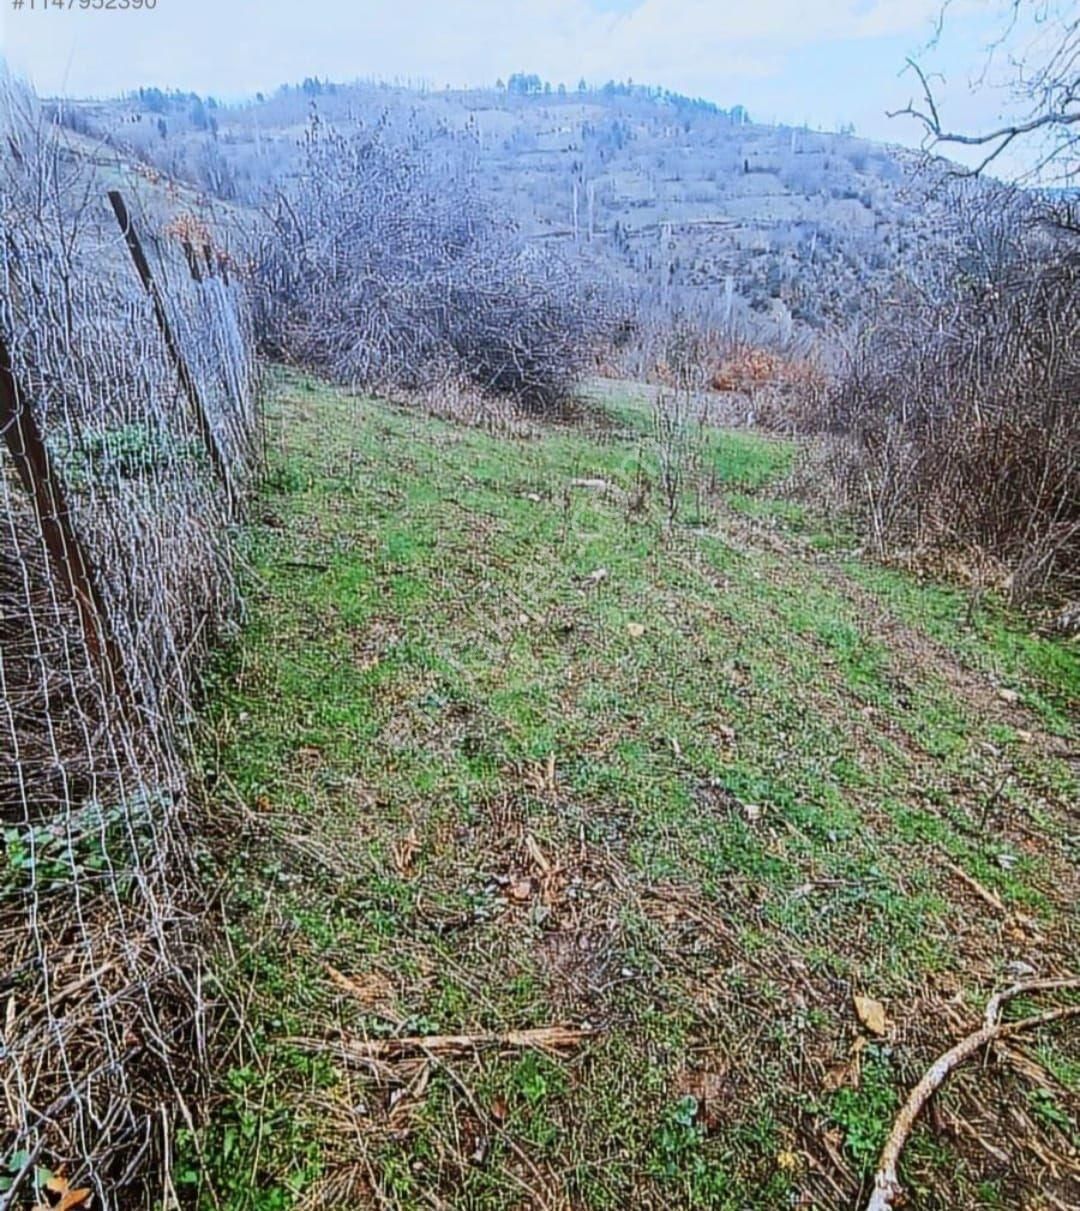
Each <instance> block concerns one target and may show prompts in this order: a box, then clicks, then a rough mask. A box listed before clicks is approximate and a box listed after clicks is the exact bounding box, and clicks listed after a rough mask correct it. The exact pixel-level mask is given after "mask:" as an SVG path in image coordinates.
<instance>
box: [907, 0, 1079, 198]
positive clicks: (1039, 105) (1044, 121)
mask: <svg viewBox="0 0 1080 1211" xmlns="http://www.w3.org/2000/svg"><path fill="white" fill-rule="evenodd" d="M949 8H950V5H949V4H948V3H946V4H945V5H944V6H943V8H942V10H941V13H940V16H939V23H938V36H940V34H941V32H942V29H943V27H944V25H945V23H946V22H947V21H948V19H949ZM1001 16H1002V28H1001V32H1000V34H999V35H998V36H997V37H996V38H995V39H994V40H993V41H992V42H991V44H990V46H989V47H988V48H987V50H986V56H987V58H986V62H985V64H984V67H983V71H982V73H981V74H980V75H979V76H978V77H977V79H976V81H975V83H974V85H973V87H975V88H978V89H988V88H990V87H991V86H992V85H991V82H990V79H989V76H990V71H991V68H992V66H993V65H994V63H995V61H997V60H1001V59H1004V60H1005V62H1006V65H1007V66H1006V71H1007V77H1006V79H1005V80H1004V81H1003V82H998V85H997V87H999V88H1001V89H1002V90H1003V91H1004V92H1005V93H1006V95H1007V96H1008V98H1009V101H1010V103H1011V105H1012V107H1014V108H1015V109H1016V110H1017V112H1018V115H1019V116H1018V117H1017V118H1016V119H1015V120H1014V121H1009V122H1002V123H999V124H997V125H994V126H991V127H990V128H989V129H986V130H981V131H979V130H975V131H965V130H960V129H956V128H952V127H950V125H949V124H948V123H947V122H946V121H944V120H943V118H942V115H941V113H940V104H939V102H938V100H937V98H936V96H935V90H934V86H933V84H932V82H931V81H932V75H931V74H930V73H929V72H928V71H927V70H926V69H925V68H924V67H923V66H922V64H921V63H920V62H919V61H918V60H917V59H915V58H909V59H908V60H907V70H909V71H911V72H912V73H913V74H914V75H915V77H916V78H917V80H918V82H919V88H920V92H921V98H920V99H919V100H917V101H916V100H912V101H911V102H909V104H907V105H906V106H904V107H903V108H902V109H897V110H892V111H890V113H889V117H892V118H895V117H902V116H906V117H912V118H915V119H916V120H917V121H918V122H919V123H921V125H922V127H923V129H924V132H925V138H924V146H925V147H926V148H927V150H935V151H941V150H943V149H947V148H948V147H950V146H953V147H980V148H985V149H986V154H985V156H984V157H983V158H982V159H981V160H979V161H978V162H977V163H976V164H975V165H974V166H973V167H970V168H968V169H967V170H966V172H968V173H969V174H970V175H976V176H977V175H978V174H979V173H981V172H983V171H985V170H986V169H987V168H989V167H990V165H991V164H994V163H995V162H997V161H999V160H1000V157H1001V156H1002V155H1003V154H1004V153H1005V152H1006V151H1008V150H1009V149H1010V148H1013V149H1015V148H1017V147H1020V146H1023V147H1024V150H1025V152H1026V155H1027V160H1028V167H1027V169H1026V170H1025V171H1024V173H1023V174H1022V175H1024V176H1026V177H1028V178H1031V179H1041V177H1042V176H1043V174H1044V173H1045V171H1046V170H1047V169H1049V168H1053V169H1054V170H1055V171H1056V174H1057V176H1058V177H1059V178H1068V177H1070V176H1071V174H1072V173H1073V172H1074V171H1075V169H1076V165H1077V152H1078V147H1080V136H1078V135H1076V134H1074V133H1073V128H1074V127H1075V126H1077V124H1078V123H1080V14H1078V13H1077V9H1076V6H1075V5H1074V4H1072V3H1071V2H1070V0H1011V3H1010V4H1009V5H1007V6H1006V7H1005V8H1003V9H1002V14H1001ZM1033 29H1034V30H1035V31H1036V32H1035V34H1034V36H1032V30H1033ZM1025 33H1026V34H1027V37H1024V36H1023V35H1024V34H1025ZM936 41H937V37H935V42H936Z"/></svg>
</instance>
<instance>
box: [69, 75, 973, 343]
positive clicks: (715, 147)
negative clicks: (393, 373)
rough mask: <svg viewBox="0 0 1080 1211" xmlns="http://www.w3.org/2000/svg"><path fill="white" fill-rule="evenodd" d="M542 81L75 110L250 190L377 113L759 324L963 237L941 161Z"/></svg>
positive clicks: (627, 267) (377, 121)
mask: <svg viewBox="0 0 1080 1211" xmlns="http://www.w3.org/2000/svg"><path fill="white" fill-rule="evenodd" d="M521 81H525V83H524V84H522V83H521ZM531 81H532V78H530V77H516V78H514V77H512V78H511V87H504V88H502V89H479V90H470V91H450V90H447V91H443V92H435V91H430V90H417V89H408V88H403V87H397V86H389V85H376V84H353V85H335V84H330V83H323V82H319V81H306V82H305V83H304V84H303V85H300V86H296V87H283V88H282V89H279V90H278V92H277V93H276V94H275V95H273V96H272V97H269V98H263V97H260V98H258V99H255V100H253V101H251V102H248V103H245V104H242V105H225V104H223V103H220V102H218V101H216V100H214V99H213V98H202V97H197V96H195V95H193V94H170V93H163V92H161V91H160V90H157V89H150V90H145V89H144V90H141V91H140V92H138V93H135V94H132V95H130V96H128V97H127V98H124V99H122V100H117V101H111V102H95V103H76V104H74V105H73V106H71V105H69V107H68V109H67V114H68V120H69V121H70V122H73V123H74V124H76V125H78V126H79V127H80V128H82V129H86V130H88V131H91V132H93V133H95V134H97V135H99V136H104V137H105V138H107V139H108V140H109V141H110V142H112V143H113V144H115V145H116V146H118V147H120V148H123V149H127V150H128V151H130V153H132V154H133V155H135V156H137V157H140V158H142V159H143V160H145V161H147V162H150V163H153V164H154V165H156V166H158V167H159V168H160V169H161V170H163V171H165V172H167V173H168V174H170V175H172V176H174V177H175V178H177V179H179V180H184V181H189V182H192V183H194V184H197V185H198V186H199V187H201V188H202V189H204V190H206V191H207V192H209V193H211V194H214V195H216V196H217V197H219V198H224V199H227V200H232V201H238V202H243V203H245V204H248V205H257V204H259V203H260V201H262V200H264V199H265V198H266V196H267V194H268V193H269V192H270V191H272V189H273V188H274V185H275V183H276V182H280V180H281V179H282V176H283V175H287V174H289V172H290V171H296V166H297V162H298V153H299V149H300V147H301V146H302V144H303V141H304V139H305V137H306V136H307V135H308V133H309V132H310V130H311V127H312V122H313V120H314V121H316V122H317V123H319V124H321V126H322V128H323V129H325V128H327V127H337V128H341V129H356V128H358V127H359V128H364V129H367V130H372V129H375V128H376V127H377V128H378V129H379V130H380V131H381V132H383V133H384V135H386V136H388V137H391V138H395V139H398V140H401V141H409V142H411V143H413V144H414V145H416V146H419V147H422V148H423V153H424V156H425V158H426V159H428V160H429V161H430V162H435V163H441V164H443V165H445V167H446V171H447V172H448V173H456V174H461V173H465V174H467V175H468V176H469V177H470V178H471V179H472V180H473V181H474V183H475V184H476V185H477V187H478V188H479V190H480V192H481V193H482V194H484V195H486V196H487V197H488V198H489V199H490V200H491V201H493V202H494V203H495V204H496V205H497V206H498V207H500V208H502V209H503V210H504V211H506V212H507V213H509V214H510V215H512V216H513V217H514V219H515V220H516V221H517V222H518V223H519V225H520V227H521V229H522V231H523V232H525V233H526V234H527V235H528V236H529V237H530V238H533V239H536V240H543V241H547V242H550V243H551V244H552V245H554V246H556V247H557V248H558V249H559V250H560V251H562V252H564V253H565V254H566V255H567V256H569V257H571V258H574V259H576V260H578V261H580V262H581V263H582V265H583V267H584V268H586V269H587V270H588V271H590V272H595V273H597V274H598V276H600V277H601V278H602V279H604V280H605V281H607V282H610V283H612V284H614V285H616V286H617V287H618V288H620V289H621V290H622V291H623V292H624V293H625V295H626V296H627V297H632V298H633V299H634V301H635V305H636V306H637V307H638V309H639V310H642V311H650V310H651V309H657V310H658V311H660V312H662V313H663V314H665V315H667V314H670V312H671V311H672V310H682V311H686V312H689V313H690V314H692V315H695V316H700V317H703V318H705V319H707V320H708V321H709V322H710V323H713V324H715V325H718V326H719V325H726V326H728V327H731V326H735V327H741V328H743V329H746V330H749V331H750V332H752V333H753V334H756V335H758V336H760V337H761V338H763V339H765V338H768V339H773V340H775V339H784V338H787V337H790V336H792V335H793V334H798V333H808V332H817V331H822V330H824V329H826V328H835V327H836V326H843V325H845V324H847V323H849V322H850V321H851V320H852V319H853V318H855V317H856V316H858V315H859V314H860V312H861V308H862V306H863V302H864V300H865V299H866V297H867V288H868V287H871V286H873V287H880V288H882V289H884V288H886V287H887V284H888V282H889V281H890V280H891V278H892V277H893V276H894V275H896V274H897V273H899V272H902V271H903V270H904V268H905V266H907V265H908V263H909V262H910V261H911V260H912V259H914V258H916V257H918V256H921V255H924V254H925V252H926V250H927V247H928V246H934V247H936V246H938V245H944V244H945V243H946V242H948V241H949V240H950V239H951V238H952V231H951V227H952V222H953V218H952V216H953V215H954V213H955V206H954V204H953V201H952V200H951V198H950V196H949V193H948V188H947V182H946V178H945V174H944V172H943V170H942V169H941V168H940V167H937V168H930V167H929V166H926V165H923V164H921V163H920V160H919V158H918V157H917V156H915V155H914V154H913V153H911V152H909V151H905V150H904V149H901V148H898V147H893V146H888V145H883V144H877V143H872V142H869V141H867V140H864V139H859V138H857V137H855V135H854V134H852V133H828V132H823V131H815V130H810V129H807V128H803V127H789V126H770V125H765V124H761V123H756V122H753V121H751V120H750V117H749V115H747V113H746V112H745V110H744V109H743V108H742V107H741V106H737V105H736V106H733V107H732V108H731V109H721V108H719V107H718V106H716V105H712V104H709V103H707V102H703V101H699V100H695V99H692V98H687V97H681V96H678V95H676V94H671V93H666V92H662V91H659V90H655V89H647V88H642V87H638V86H633V85H615V84H612V85H609V86H607V87H606V88H604V89H600V90H583V91H577V90H575V91H562V92H560V91H559V90H557V89H551V90H547V89H545V87H544V86H543V85H542V84H539V83H533V82H531ZM968 188H969V189H972V190H975V191H978V190H980V189H982V188H984V187H983V186H982V185H970V186H968Z"/></svg>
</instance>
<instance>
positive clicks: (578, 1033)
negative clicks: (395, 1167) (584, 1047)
mask: <svg viewBox="0 0 1080 1211" xmlns="http://www.w3.org/2000/svg"><path fill="white" fill-rule="evenodd" d="M595 1033H596V1032H595V1031H594V1030H591V1029H586V1028H581V1029H578V1028H575V1027H572V1026H542V1027H539V1028H537V1029H533V1030H508V1031H506V1033H505V1034H426V1035H413V1036H409V1037H407V1038H384V1039H358V1040H356V1041H355V1042H344V1041H342V1042H339V1043H327V1042H324V1041H323V1040H321V1039H303V1038H295V1039H290V1040H289V1042H290V1043H292V1044H293V1045H294V1046H297V1047H303V1048H306V1049H307V1050H311V1051H333V1052H336V1053H337V1054H338V1055H340V1056H341V1058H342V1059H345V1060H349V1059H354V1060H359V1061H365V1060H393V1059H399V1058H401V1057H403V1056H407V1055H448V1054H454V1053H462V1052H469V1051H479V1050H489V1049H491V1048H498V1047H538V1048H540V1049H541V1050H546V1051H560V1050H562V1049H563V1048H565V1047H577V1046H579V1045H580V1044H581V1043H583V1042H584V1041H585V1040H586V1039H589V1038H592V1037H593V1035H594V1034H595Z"/></svg>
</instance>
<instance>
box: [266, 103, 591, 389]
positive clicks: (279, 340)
mask: <svg viewBox="0 0 1080 1211" xmlns="http://www.w3.org/2000/svg"><path fill="white" fill-rule="evenodd" d="M268 217H269V225H268V231H269V234H268V235H267V237H266V238H265V239H264V241H263V244H262V248H261V250H260V254H259V257H258V262H257V275H258V279H259V281H260V283H261V285H262V286H263V288H264V289H263V314H262V321H263V322H262V330H263V337H264V343H265V344H266V345H267V346H268V347H269V349H270V351H272V352H273V353H274V354H276V355H277V356H285V357H288V358H290V359H293V360H296V361H298V362H301V363H303V364H305V365H307V366H310V367H312V368H313V369H317V370H320V371H323V372H326V373H328V374H330V375H331V376H332V377H334V378H335V379H338V380H339V381H343V382H348V383H350V384H354V385H361V386H365V387H376V388H383V389H387V388H389V389H394V388H402V387H403V388H408V389H425V388H431V387H434V386H439V385H443V384H445V383H447V382H448V381H455V382H457V383H461V384H467V385H469V386H471V387H473V388H476V389H479V390H481V391H483V392H491V393H495V394H500V395H510V396H513V397H515V398H517V399H520V400H521V401H523V402H524V403H526V404H528V405H533V406H541V407H546V406H551V405H554V404H557V403H559V402H560V401H561V400H563V399H564V398H565V397H566V396H567V395H568V394H569V392H570V390H571V387H572V385H573V383H574V382H575V380H576V379H578V378H579V377H580V375H581V373H582V372H583V371H584V370H585V369H586V368H587V367H588V365H589V364H590V362H591V361H592V359H593V358H594V356H595V353H596V350H597V348H598V345H599V344H600V343H601V342H602V340H603V339H604V337H605V336H606V334H607V333H608V331H609V325H610V316H609V308H608V307H607V306H606V305H605V303H604V300H603V298H602V296H601V294H600V292H599V291H598V290H597V289H596V288H591V287H589V286H587V285H585V284H583V283H582V282H581V281H580V280H579V279H578V277H577V276H576V275H575V274H574V273H572V272H571V271H570V269H569V268H568V266H567V265H566V264H565V262H563V261H562V260H560V259H559V258H558V257H556V256H554V255H552V254H551V253H549V252H547V251H546V250H544V249H542V248H540V247H538V246H537V245H536V244H535V243H532V244H530V243H527V242H525V241H523V240H522V239H520V238H519V237H518V235H517V233H516V231H515V230H514V228H513V225H512V224H510V223H509V222H507V221H504V220H502V219H500V218H499V217H497V216H496V215H495V214H494V213H492V211H491V210H490V208H489V207H487V206H485V205H484V204H483V202H482V201H481V200H480V198H479V197H478V196H477V194H476V192H475V191H474V190H473V188H472V187H471V185H470V182H469V178H468V174H467V170H466V169H465V168H464V167H463V166H462V164H461V160H460V159H457V160H455V161H453V162H450V163H448V164H447V166H446V167H445V168H439V167H437V165H436V161H435V160H434V158H433V157H432V155H431V151H430V148H426V147H424V146H422V145H419V146H409V145H400V144H399V145H396V146H395V145H393V144H392V143H391V142H390V141H389V140H386V139H384V138H383V137H382V132H381V130H380V129H379V128H375V129H374V130H373V131H365V130H363V129H362V128H361V129H359V130H358V131H356V132H355V133H354V134H351V135H348V136H346V135H343V134H340V133H336V132H332V131H329V130H327V129H326V128H325V127H324V126H323V125H322V124H321V123H320V122H319V120H318V118H317V117H315V118H313V120H312V122H311V124H310V126H309V129H308V132H307V135H306V138H305V143H304V155H303V159H302V165H301V169H300V172H299V173H298V174H297V175H296V176H295V177H294V178H292V179H291V180H290V181H288V182H286V183H285V184H284V185H283V186H282V187H281V188H280V189H279V190H278V191H277V193H276V196H275V199H274V201H273V203H272V205H271V206H270V207H269V208H268Z"/></svg>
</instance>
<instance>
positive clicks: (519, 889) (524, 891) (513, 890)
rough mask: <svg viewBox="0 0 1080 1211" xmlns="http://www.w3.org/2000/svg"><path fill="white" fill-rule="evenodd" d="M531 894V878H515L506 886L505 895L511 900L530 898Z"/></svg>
mask: <svg viewBox="0 0 1080 1211" xmlns="http://www.w3.org/2000/svg"><path fill="white" fill-rule="evenodd" d="M532 894H533V881H532V879H517V880H515V881H514V882H513V883H511V884H510V886H509V887H508V888H507V895H508V896H509V897H510V899H511V900H519V901H524V900H531V899H532Z"/></svg>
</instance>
